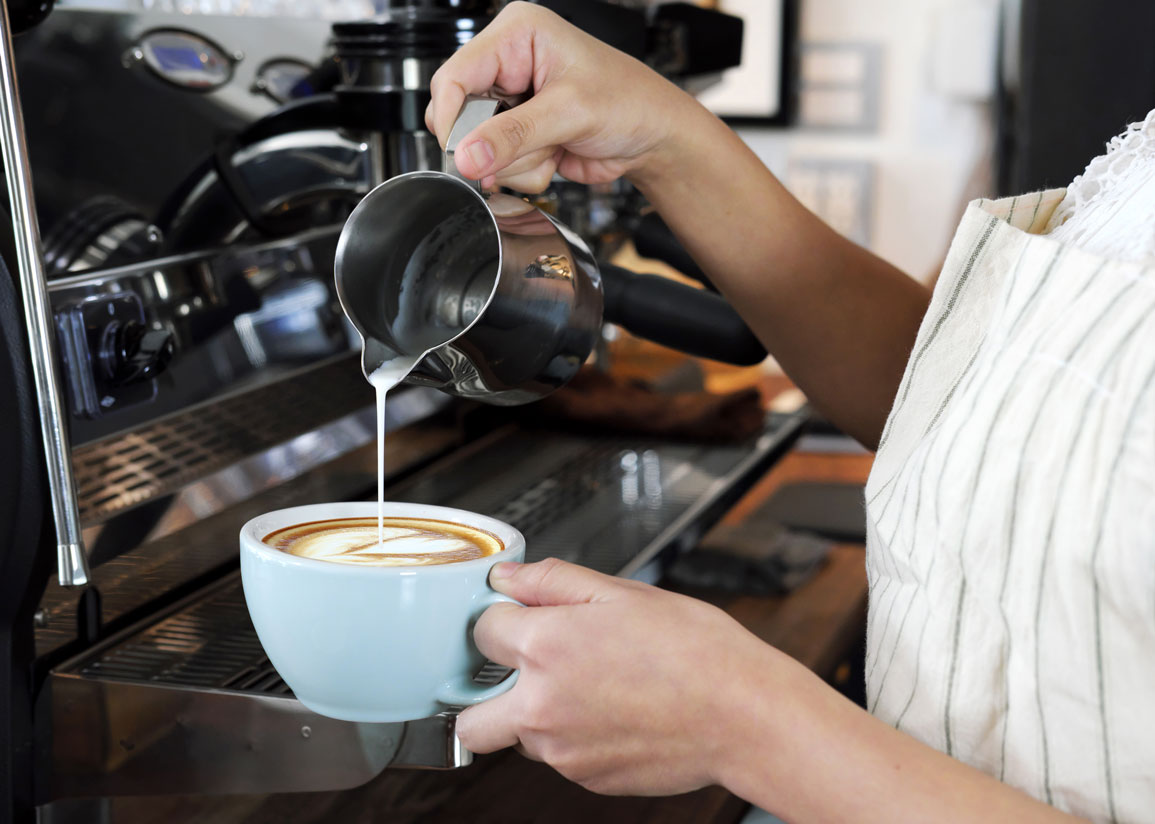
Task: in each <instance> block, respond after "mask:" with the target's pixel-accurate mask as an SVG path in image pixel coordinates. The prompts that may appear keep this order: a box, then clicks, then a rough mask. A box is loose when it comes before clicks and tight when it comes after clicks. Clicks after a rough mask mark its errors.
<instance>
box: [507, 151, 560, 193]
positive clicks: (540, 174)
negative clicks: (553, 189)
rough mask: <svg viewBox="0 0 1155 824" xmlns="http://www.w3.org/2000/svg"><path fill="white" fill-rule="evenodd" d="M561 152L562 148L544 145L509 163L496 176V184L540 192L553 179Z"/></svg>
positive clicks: (522, 190)
mask: <svg viewBox="0 0 1155 824" xmlns="http://www.w3.org/2000/svg"><path fill="white" fill-rule="evenodd" d="M563 154H564V150H562V149H557V148H553V147H546V148H544V149H539V150H538V151H536V152H533V153H532V154H529V155H526V156H525V157H522V158H520V159H519V160H516V161H514V162H513V163H511V164H509V166H507V167H506V168H505V169H504V170H503V171H502V172H501V174H499V175H497V176H496V182H497V185H499V186H505V187H507V188H510V189H513V190H514V191H516V192H525V193H526V194H536V193H537V192H541V191H543V190H544V189H545V188H546V187H547V186H549V184H550V182H551V181H552V180H553V176H554V173H555V172H556V171H557V164H558V161H559V159H560V158H561V156H562V155H563Z"/></svg>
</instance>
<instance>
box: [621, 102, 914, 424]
mask: <svg viewBox="0 0 1155 824" xmlns="http://www.w3.org/2000/svg"><path fill="white" fill-rule="evenodd" d="M680 105H681V109H680V110H679V111H677V112H676V113H675V114H673V116H674V117H676V119H677V121H676V122H677V123H678V124H679V129H678V132H677V133H676V136H675V137H674V138H673V139H671V140H669V141H668V142H667V145H666V146H664V147H663V148H662V149H661V150H660V151H655V152H654V153H653V154H652V157H651V158H650V159H649V160H648V161H647V163H646V164H645V165H644V166H641V167H639V168H638V169H636V170H635V171H634V172H633V173H631V175H630V177H631V179H632V180H633V181H634V182H635V183H636V184H637V185H638V187H639V188H640V189H641V190H642V192H643V193H644V194H645V195H646V196H647V198H648V199H649V200H650V202H651V203H652V204H653V205H654V206H655V207H656V208H657V209H658V211H659V212H661V214H662V217H663V218H664V220H665V221H666V222H667V224H669V226H670V227H671V228H672V229H673V231H674V233H675V234H676V235H677V236H678V238H679V239H680V240H681V241H682V243H683V244H684V245H685V246H686V248H687V249H688V250H689V252H690V254H691V255H693V257H694V259H695V261H697V263H698V264H699V265H700V266H701V267H702V269H703V270H704V271H705V272H706V273H707V274H708V275H709V276H710V278H711V279H712V280H713V281H714V283H715V284H716V285H717V286H718V288H719V289H720V290H721V291H722V293H723V294H724V295H725V296H726V297H727V298H728V299H729V300H730V302H731V303H732V304H733V305H734V306H735V308H737V309H738V311H739V312H740V313H741V314H742V316H743V317H744V318H745V320H746V321H747V323H749V325H750V327H751V329H753V330H754V332H755V334H757V335H758V337H759V338H760V339H761V340H762V342H763V343H764V344H765V346H766V348H767V349H768V350H769V351H770V353H771V354H772V355H773V356H774V357H775V358H776V359H777V360H778V362H779V363H780V364H781V365H782V367H783V369H785V371H786V372H787V374H789V375H790V377H791V378H792V379H793V380H794V381H795V382H796V383H797V384H798V386H799V387H800V388H801V389H802V390H803V391H804V392H805V393H806V394H807V396H808V397H809V398H810V399H811V400H812V401H813V402H814V404H815V405H816V406H817V407H818V409H819V410H821V411H822V412H823V413H824V414H826V415H827V416H828V417H830V419H831V420H832V421H834V423H836V424H837V425H838V426H840V427H841V428H842V429H843V430H845V431H846V432H848V433H849V434H851V435H853V436H854V437H856V438H858V439H859V440H860V441H861V442H862V443H864V444H866V445H868V446H872V447H873V446H874V445H876V444H877V442H878V438H879V437H880V435H881V433H882V427H883V424H884V423H885V420H886V416H887V414H888V412H889V410H890V407H891V404H892V402H893V400H894V396H895V394H896V392H897V389H898V383H899V381H900V380H901V377H902V372H903V369H904V367H905V364H906V361H907V358H908V357H909V355H910V350H911V348H912V347H913V345H914V338H915V335H916V333H917V331H918V326H919V323H920V322H921V320H922V316H923V314H924V313H925V312H926V307H927V304H928V302H929V300H930V293H929V291H928V290H927V289H926V288H925V287H923V286H922V285H921V284H919V283H917V282H916V281H914V280H913V279H911V278H909V277H908V276H906V275H905V274H903V273H902V272H901V271H899V270H898V269H896V268H895V267H893V266H891V265H890V264H888V263H887V262H885V261H884V260H882V259H881V258H878V257H876V256H875V255H873V254H871V253H870V252H868V251H867V250H865V249H863V248H861V247H860V246H857V245H855V244H854V243H852V242H850V241H849V240H846V239H845V238H843V237H842V236H841V235H839V234H838V233H837V232H835V231H833V230H832V229H830V228H829V227H828V226H826V224H824V223H823V222H822V221H821V220H820V219H818V218H817V217H816V216H815V215H813V214H812V213H811V212H809V211H808V210H807V209H806V208H805V207H803V206H802V204H800V203H799V202H798V201H797V200H796V199H795V198H794V197H793V196H791V195H790V194H789V192H787V191H786V189H785V188H784V187H783V186H782V184H781V183H779V182H778V180H777V179H776V178H775V177H774V175H772V174H771V173H770V171H769V170H768V169H767V168H766V167H765V165H763V163H762V162H761V160H759V159H758V157H757V156H756V155H755V154H754V153H753V152H752V151H751V150H750V149H749V147H747V146H746V145H745V144H744V143H743V142H742V140H741V139H739V138H738V136H737V135H735V134H734V133H733V132H732V131H731V130H730V129H729V128H728V127H727V126H726V125H725V124H723V123H722V122H721V121H719V120H718V119H717V118H715V117H714V116H713V115H712V114H710V113H709V112H707V111H706V110H705V109H704V108H702V107H701V106H700V105H699V104H698V103H697V102H696V101H694V100H693V99H692V98H690V97H688V96H686V97H685V98H684V100H683V101H682V102H681V104H680Z"/></svg>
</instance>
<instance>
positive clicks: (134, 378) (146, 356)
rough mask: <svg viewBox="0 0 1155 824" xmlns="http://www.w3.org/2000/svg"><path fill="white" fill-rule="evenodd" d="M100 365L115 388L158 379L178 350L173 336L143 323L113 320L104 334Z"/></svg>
mask: <svg viewBox="0 0 1155 824" xmlns="http://www.w3.org/2000/svg"><path fill="white" fill-rule="evenodd" d="M101 339H102V340H101V346H100V364H101V368H102V371H103V372H104V379H105V380H106V381H107V382H108V384H109V385H111V386H125V385H126V384H130V383H137V382H139V381H146V380H151V379H152V378H155V377H156V376H157V375H159V374H160V373H161V372H163V371H164V369H165V367H166V366H168V364H169V361H171V360H172V356H173V354H174V353H175V351H176V346H175V342H174V341H173V336H172V333H171V332H169V331H167V330H163V329H150V328H149V327H148V326H146V325H145V324H143V323H140V322H139V321H134V320H130V321H124V322H121V321H115V320H114V321H112V322H111V323H109V324H108V326H106V327H105V328H104V332H103V333H102V334H101Z"/></svg>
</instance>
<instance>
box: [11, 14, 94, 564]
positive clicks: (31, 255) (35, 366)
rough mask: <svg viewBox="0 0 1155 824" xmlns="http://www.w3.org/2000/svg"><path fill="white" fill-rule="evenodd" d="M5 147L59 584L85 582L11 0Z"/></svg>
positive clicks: (85, 560) (83, 555)
mask: <svg viewBox="0 0 1155 824" xmlns="http://www.w3.org/2000/svg"><path fill="white" fill-rule="evenodd" d="M0 6H2V7H3V13H2V14H0V149H2V151H3V157H4V170H5V172H6V177H7V179H8V200H9V202H10V204H11V207H12V224H13V229H14V230H15V235H16V237H15V240H16V257H17V266H18V268H19V274H20V291H21V298H22V301H23V303H24V323H25V325H26V326H27V327H28V344H29V357H30V358H31V360H32V376H33V380H34V381H35V385H36V398H37V405H38V407H39V410H40V434H41V437H42V439H43V442H44V462H45V466H46V468H47V470H48V490H49V494H50V495H51V500H52V516H53V519H54V520H55V523H56V564H57V571H58V573H59V575H60V584H61V586H81V585H83V584H87V583H88V559H87V558H86V557H85V554H84V545H83V541H82V537H81V532H80V508H79V506H78V504H77V501H76V483H75V480H74V479H73V477H72V451H71V449H70V448H69V444H68V428H67V421H66V420H65V417H64V403H63V400H62V398H61V390H60V386H61V384H60V381H59V380H58V376H57V374H56V371H57V369H56V365H57V364H58V363H59V361H58V360H57V358H56V334H55V331H54V329H53V325H52V305H51V304H50V303H49V300H48V283H47V280H46V279H45V276H44V265H43V257H42V255H41V250H40V229H39V224H38V223H37V220H36V205H35V200H34V198H33V195H32V173H31V169H30V168H29V165H28V146H27V143H26V141H25V138H24V117H23V114H22V112H21V109H20V94H19V91H18V90H17V87H16V59H15V56H14V54H13V50H12V25H11V20H10V18H9V16H8V3H7V0H0Z"/></svg>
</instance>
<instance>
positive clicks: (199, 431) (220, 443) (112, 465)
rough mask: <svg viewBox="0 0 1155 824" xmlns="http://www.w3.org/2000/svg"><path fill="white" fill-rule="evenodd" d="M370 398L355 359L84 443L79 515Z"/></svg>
mask: <svg viewBox="0 0 1155 824" xmlns="http://www.w3.org/2000/svg"><path fill="white" fill-rule="evenodd" d="M372 402H373V398H372V393H371V389H370V388H369V385H368V384H367V383H366V382H365V378H364V376H362V374H361V371H360V368H359V367H358V365H357V363H356V360H355V359H353V360H349V361H343V362H341V363H336V364H331V365H330V366H328V367H325V368H322V369H318V370H316V371H314V372H310V373H308V374H305V375H301V376H300V377H298V378H297V379H294V380H286V381H278V382H276V383H274V384H271V385H269V386H265V387H262V388H260V389H256V390H253V391H252V392H247V393H245V394H243V395H238V396H236V397H233V398H228V399H226V400H223V401H220V402H217V403H213V404H211V405H209V406H204V407H199V408H194V409H190V410H188V411H186V412H181V413H179V414H176V415H171V416H169V417H166V418H162V419H160V420H159V421H157V422H156V423H153V424H150V425H148V426H144V427H141V428H138V429H134V430H132V431H129V432H126V433H124V434H122V435H117V436H114V437H112V438H110V439H107V440H103V441H99V442H97V443H94V444H91V445H88V446H83V447H80V448H78V449H76V450H75V451H74V453H73V461H72V462H73V469H74V471H75V473H76V485H77V494H78V498H79V503H80V516H81V519H82V520H83V521H84V522H85V523H95V522H98V521H101V520H103V519H105V518H107V517H108V516H109V515H112V514H113V513H115V512H118V511H120V510H123V509H127V508H129V507H131V506H136V505H138V504H142V503H144V502H146V501H149V500H152V499H154V498H157V497H160V496H162V495H166V494H170V493H173V492H176V491H177V490H179V489H180V488H182V487H183V486H185V485H187V484H188V483H190V482H191V481H193V480H196V479H198V478H201V477H204V476H205V475H208V474H209V473H211V472H214V471H216V470H218V469H221V468H223V467H226V466H229V465H231V464H234V463H236V462H237V461H239V460H241V459H242V458H245V457H248V456H249V455H253V454H256V453H258V452H261V451H262V450H265V449H268V448H269V447H272V446H275V445H277V444H279V443H283V442H284V441H287V440H289V439H291V438H293V437H295V436H297V435H300V434H301V433H302V432H307V431H310V430H312V429H315V428H316V427H318V426H321V425H322V424H324V423H327V422H329V421H332V420H335V419H337V418H339V417H341V416H343V415H346V414H348V413H349V412H351V411H354V410H356V409H360V408H362V407H365V406H368V405H370V404H372Z"/></svg>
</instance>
